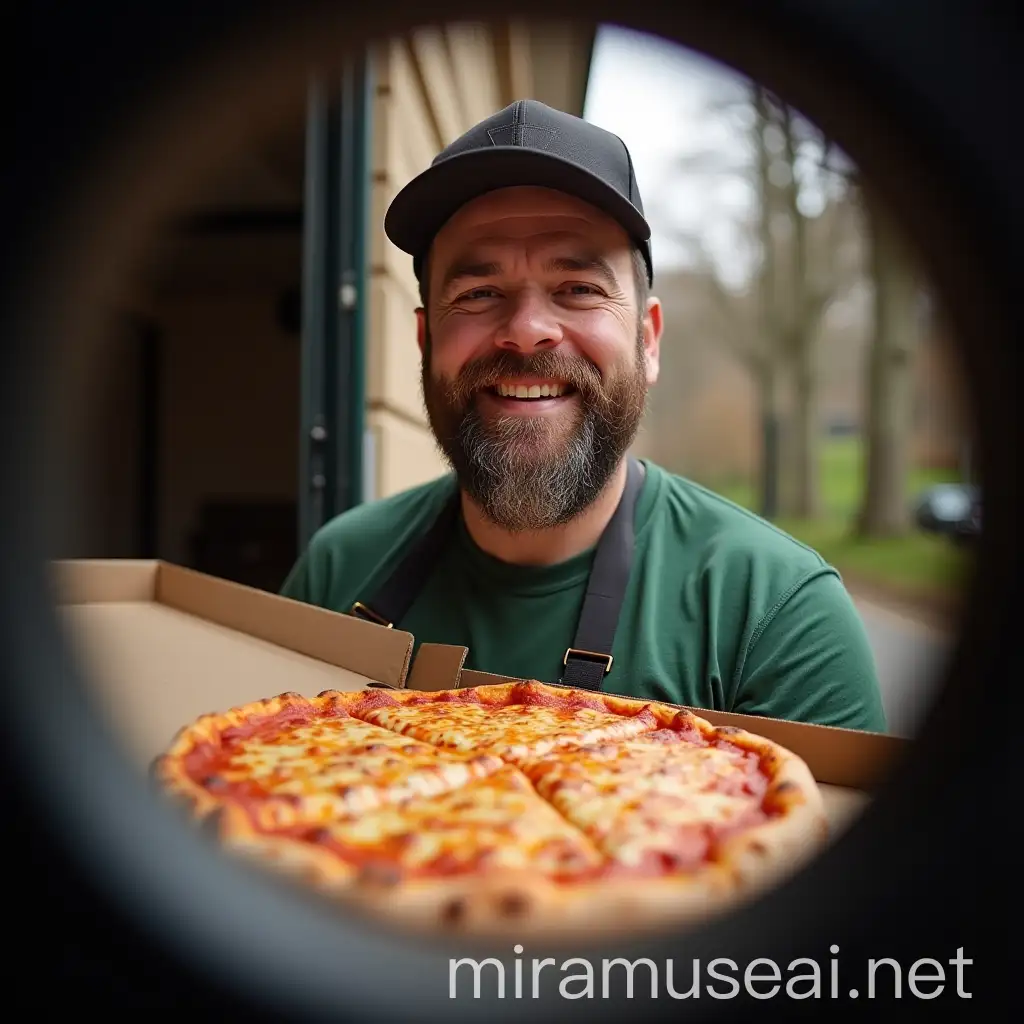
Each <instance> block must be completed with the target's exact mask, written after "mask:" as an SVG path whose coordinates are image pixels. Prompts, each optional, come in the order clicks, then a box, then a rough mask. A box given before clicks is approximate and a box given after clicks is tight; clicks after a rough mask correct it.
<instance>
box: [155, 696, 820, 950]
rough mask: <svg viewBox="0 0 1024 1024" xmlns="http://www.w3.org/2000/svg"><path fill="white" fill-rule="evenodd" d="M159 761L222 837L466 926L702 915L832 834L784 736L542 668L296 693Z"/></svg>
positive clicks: (621, 923)
mask: <svg viewBox="0 0 1024 1024" xmlns="http://www.w3.org/2000/svg"><path fill="white" fill-rule="evenodd" d="M153 773H154V777H155V779H156V780H157V782H158V784H159V786H160V789H161V791H162V792H164V793H166V794H169V795H170V796H172V797H174V798H175V799H177V800H179V801H181V802H182V803H183V805H184V807H185V809H186V813H187V815H188V817H189V820H191V821H193V822H201V823H203V826H204V828H205V829H207V830H208V831H209V833H210V834H212V835H213V836H214V837H215V840H216V842H217V844H218V846H219V847H220V848H222V849H224V850H226V851H228V852H230V853H232V854H238V855H240V856H242V857H244V858H246V860H247V861H255V862H256V863H257V864H259V865H262V866H263V867H265V868H267V869H269V870H270V871H271V872H276V873H278V874H279V875H280V876H281V877H285V876H287V877H288V878H291V879H292V880H298V881H299V882H300V884H301V885H302V886H304V887H305V888H306V889H307V890H309V889H312V890H314V891H316V892H318V893H322V894H325V895H327V896H329V897H331V898H332V899H333V898H337V899H339V900H341V901H342V902H343V903H344V904H345V905H346V906H348V907H350V908H352V909H355V910H358V911H362V912H366V913H368V914H371V915H374V917H375V918H376V919H378V920H381V921H384V922H389V923H393V924H400V925H404V926H412V927H414V928H426V929H435V930H436V929H443V930H444V931H445V932H455V933H462V934H468V933H473V934H480V935H497V934H506V935H507V934H515V935H516V936H517V937H518V938H520V939H521V938H523V937H524V936H525V935H526V934H528V933H530V932H535V933H542V934H543V935H544V936H546V937H548V936H552V935H555V934H575V935H587V936H592V935H594V934H595V933H596V932H601V931H604V932H609V931H610V932H615V933H616V934H622V933H625V932H630V931H634V930H637V929H645V928H649V927H653V926H660V925H682V924H685V923H687V922H694V921H701V920H705V919H707V918H708V917H709V916H710V915H712V914H713V913H716V912H718V911H721V910H723V909H725V908H727V907H729V906H731V905H734V904H735V903H736V902H737V901H738V900H742V899H746V898H749V897H750V896H752V895H753V894H754V893H755V892H757V891H759V890H761V889H763V888H764V887H765V886H766V885H769V884H770V883H772V882H773V881H774V880H776V879H779V878H780V877H781V876H782V875H784V874H785V873H788V872H791V871H793V870H794V869H795V868H796V867H797V866H798V865H799V864H800V863H801V862H802V861H803V860H804V859H805V858H806V857H808V856H809V855H811V854H812V853H813V852H815V851H816V850H817V849H819V848H820V846H821V845H822V844H823V842H824V841H825V839H826V837H827V827H826V818H825V813H824V807H823V803H822V799H821V795H820V793H819V791H818V788H817V784H816V783H815V781H814V778H813V777H812V775H811V773H810V771H809V769H808V768H807V765H806V764H805V763H804V762H803V761H802V760H801V759H800V758H798V757H797V756H795V755H794V754H793V753H791V752H790V751H788V750H785V749H783V748H782V747H780V746H778V745H777V744H775V743H773V742H771V741H769V740H767V739H765V738H763V737H759V736H756V735H754V734H752V733H750V732H746V731H743V730H740V729H736V728H731V727H718V728H716V727H714V726H713V725H711V724H710V723H709V722H707V721H706V720H705V719H703V718H701V717H700V716H699V715H697V714H695V713H693V712H692V711H690V710H687V709H683V708H679V707H677V706H673V705H669V704H660V703H655V702H651V701H644V700H639V699H635V698H627V697H619V696H615V695H612V694H605V693H600V692H591V691H582V690H576V689H573V688H569V687H563V686H556V685H549V684H545V683H538V682H522V681H511V682H506V683H498V684H495V685H486V686H478V687H471V688H466V689H455V690H444V691H439V692H424V691H413V690H395V689H366V690H361V691H357V692H352V693H343V692H338V691H333V690H331V691H325V692H323V693H321V694H319V695H318V696H316V697H312V698H307V697H303V696H301V695H299V694H296V693H284V694H281V695H279V696H276V697H272V698H269V699H266V700H262V701H258V702H255V703H252V704H248V705H246V706H244V707H239V708H235V709H232V710H230V711H227V712H224V713H221V714H210V715H204V716H203V717H201V718H199V719H198V720H196V721H195V722H193V723H192V724H191V725H190V726H188V727H186V728H184V729H182V730H181V731H180V732H179V733H178V735H177V736H176V737H175V739H174V741H173V742H172V744H171V746H170V747H169V748H168V749H167V751H166V752H165V753H164V754H162V755H161V756H160V757H158V758H157V759H156V760H155V761H154V763H153Z"/></svg>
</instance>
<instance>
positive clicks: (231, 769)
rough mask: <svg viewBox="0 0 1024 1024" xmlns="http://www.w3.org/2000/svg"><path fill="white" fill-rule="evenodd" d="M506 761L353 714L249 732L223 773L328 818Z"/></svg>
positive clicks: (455, 781)
mask: <svg viewBox="0 0 1024 1024" xmlns="http://www.w3.org/2000/svg"><path fill="white" fill-rule="evenodd" d="M500 767H501V762H500V761H498V760H497V759H496V758H490V759H488V758H482V757H479V756H477V755H476V754H475V752H474V754H473V755H469V756H468V755H464V754H461V753H459V752H455V751H452V752H445V751H439V750H437V748H436V747H433V746H430V745H429V744H426V743H419V742H417V741H415V740H413V739H410V738H409V737H408V736H402V735H399V734H398V733H395V732H391V731H389V730H387V729H383V728H380V727H379V726H375V725H372V724H370V723H367V722H362V721H360V720H358V719H355V718H342V719H334V720H330V721H326V722H318V723H315V724H313V725H302V726H299V727H296V728H294V729H290V730H288V731H287V732H284V733H282V734H281V735H280V736H276V737H273V738H270V739H260V738H258V737H252V738H250V739H249V740H246V741H244V742H243V744H242V748H241V749H240V750H239V751H238V752H237V753H236V754H234V756H233V757H232V758H231V759H230V761H229V764H228V767H227V768H226V769H225V770H224V771H223V772H222V773H221V774H222V775H223V777H224V779H225V781H227V782H235V781H240V782H244V781H247V780H254V781H256V782H258V783H260V785H262V786H263V787H264V789H266V790H267V792H269V793H271V794H272V795H274V796H288V797H297V798H299V799H300V802H301V803H300V806H301V816H302V817H303V818H305V819H312V820H317V821H325V820H328V819H329V818H330V817H332V816H335V815H337V814H339V813H350V812H358V811H364V810H370V809H372V808H375V807H379V806H381V805H382V804H385V803H389V802H394V801H398V800H403V799H406V798H408V797H411V796H415V795H431V794H438V793H443V792H447V791H448V790H450V789H453V788H455V787H457V786H461V785H464V784H465V783H466V782H469V781H470V780H472V779H474V778H478V777H480V776H483V775H486V774H489V773H490V772H491V771H494V770H496V769H498V768H500Z"/></svg>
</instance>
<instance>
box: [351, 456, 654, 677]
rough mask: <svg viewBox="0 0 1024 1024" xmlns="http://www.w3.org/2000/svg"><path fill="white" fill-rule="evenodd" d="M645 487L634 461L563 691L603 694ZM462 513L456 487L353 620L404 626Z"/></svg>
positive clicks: (602, 546) (566, 660)
mask: <svg viewBox="0 0 1024 1024" xmlns="http://www.w3.org/2000/svg"><path fill="white" fill-rule="evenodd" d="M643 481H644V467H643V465H642V463H640V462H639V461H638V460H636V459H633V458H630V459H629V460H628V463H627V469H626V486H625V488H624V490H623V492H622V497H621V499H620V500H619V504H618V507H617V508H616V509H615V513H614V514H613V515H612V518H611V520H610V521H609V523H608V525H607V526H606V527H605V530H604V533H602V534H601V540H600V541H599V542H598V545H597V551H596V553H595V555H594V564H593V566H592V568H591V570H590V579H589V580H588V582H587V592H586V596H585V597H584V598H583V607H582V608H581V609H580V617H579V621H578V623H577V625H576V636H575V638H574V640H573V646H572V647H570V648H568V649H567V650H566V652H565V655H564V656H563V658H562V675H561V678H560V680H559V682H561V683H562V684H564V685H565V686H574V687H577V688H584V689H588V690H599V689H600V688H601V683H602V681H603V680H604V677H605V676H606V675H607V674H608V673H609V672H610V671H611V667H612V653H611V652H612V645H613V643H614V641H615V632H616V629H617V627H618V622H619V614H620V612H621V610H622V602H623V600H624V599H625V596H626V587H627V585H628V584H629V575H630V571H631V569H632V567H633V547H634V536H633V516H634V512H635V509H636V501H637V498H638V497H639V495H640V491H641V489H642V487H643ZM460 510H461V494H460V491H459V489H458V487H456V490H455V493H454V494H453V495H452V497H451V498H450V499H449V500H448V502H447V503H446V504H445V506H444V508H443V509H442V510H441V513H440V515H439V516H438V517H437V519H436V520H435V521H434V523H433V525H432V526H431V527H430V529H429V530H428V531H427V532H426V533H425V534H424V535H423V536H422V537H421V538H420V539H419V540H418V541H417V542H416V543H415V544H414V545H413V547H412V548H411V549H410V551H409V552H408V554H407V555H406V556H405V557H404V558H403V559H402V561H401V562H400V563H399V565H398V567H397V568H396V569H395V571H394V572H393V573H392V574H391V576H389V577H388V579H387V580H386V581H385V582H384V584H383V585H382V586H381V587H380V589H379V590H378V591H377V593H376V594H374V596H373V597H372V598H371V599H370V601H369V602H368V603H364V602H363V601H356V603H355V604H354V605H353V606H352V609H351V613H350V614H352V615H354V616H356V617H357V618H361V619H366V620H368V621H370V622H376V623H377V624H378V625H382V626H386V627H387V628H388V629H391V628H392V627H393V626H394V625H395V624H396V623H398V622H400V621H401V619H402V617H403V616H404V615H405V613H406V612H407V611H408V610H409V608H410V607H411V606H412V603H413V601H414V600H415V599H416V596H417V595H418V594H419V592H420V591H421V590H422V588H423V586H424V584H425V583H426V582H427V578H428V577H429V576H430V573H431V571H432V570H433V568H434V565H435V564H436V562H437V559H438V557H439V556H440V553H441V550H442V548H443V547H444V545H445V543H446V542H447V541H448V539H449V538H450V536H451V534H452V533H453V532H454V530H455V526H456V523H457V522H458V516H459V513H460Z"/></svg>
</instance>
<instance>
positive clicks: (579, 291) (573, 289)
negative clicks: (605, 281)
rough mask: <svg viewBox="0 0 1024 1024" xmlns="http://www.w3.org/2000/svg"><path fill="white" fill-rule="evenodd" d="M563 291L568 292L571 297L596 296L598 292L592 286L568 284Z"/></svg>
mask: <svg viewBox="0 0 1024 1024" xmlns="http://www.w3.org/2000/svg"><path fill="white" fill-rule="evenodd" d="M564 291H567V292H570V293H571V294H573V295H598V294H600V292H599V291H598V289H597V288H596V287H594V285H592V284H568V285H566V286H565V288H564Z"/></svg>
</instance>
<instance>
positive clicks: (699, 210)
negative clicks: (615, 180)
mask: <svg viewBox="0 0 1024 1024" xmlns="http://www.w3.org/2000/svg"><path fill="white" fill-rule="evenodd" d="M746 86H747V81H746V79H745V78H744V77H743V76H741V75H740V74H739V72H737V71H734V70H733V69H732V68H728V67H726V66H724V65H721V64H718V63H717V62H715V61H712V60H710V59H709V58H706V57H704V56H703V55H701V54H698V53H696V52H694V51H691V50H687V49H684V48H683V47H682V46H680V45H679V44H677V43H672V42H668V41H667V40H664V39H661V38H660V37H658V36H650V35H646V34H643V33H640V32H636V31H634V30H632V29H623V28H618V27H612V26H602V27H601V29H600V30H599V32H598V36H597V41H596V44H595V47H594V55H593V61H592V64H591V72H590V80H589V84H588V88H587V99H586V105H585V109H584V117H585V118H586V119H587V120H588V121H591V122H593V123H594V124H597V125H600V126H601V127H602V128H606V129H607V130H608V131H611V132H614V133H615V134H616V135H618V136H619V137H620V138H621V139H622V140H623V142H625V143H626V146H627V147H628V148H629V151H630V153H631V155H632V157H633V164H634V171H635V174H636V178H637V184H638V186H639V188H640V194H641V196H642V198H643V203H644V212H645V213H646V214H647V217H648V220H649V221H650V223H651V230H652V248H653V255H654V263H655V269H656V270H665V269H669V268H672V267H678V266H680V265H684V264H685V263H686V262H687V259H686V256H685V254H684V250H682V249H681V248H680V247H679V246H678V244H676V243H674V242H673V240H672V233H673V228H674V227H677V228H678V229H680V230H681V231H682V232H683V233H686V234H689V235H695V234H696V235H699V236H700V237H701V238H702V239H703V242H704V246H705V248H706V249H707V251H708V252H709V254H710V255H711V256H712V258H713V259H714V260H715V262H716V263H717V265H718V267H719V272H720V274H721V275H722V277H723V278H724V279H725V280H726V281H727V282H728V283H730V284H732V285H736V286H739V285H742V284H743V283H744V280H745V279H746V277H747V275H748V273H749V271H750V269H751V263H752V259H753V254H752V252H751V249H750V243H749V241H748V240H749V237H750V236H749V234H748V233H747V232H745V231H744V230H743V229H742V228H741V227H740V223H741V222H742V221H743V220H749V219H750V218H751V216H752V214H753V211H754V204H755V196H754V194H753V191H752V188H751V185H750V184H749V183H748V182H747V180H746V179H745V178H744V177H743V175H742V172H737V173H729V172H727V171H726V172H712V173H707V172H705V173H699V172H696V171H693V170H689V171H686V172H681V171H680V170H678V169H676V167H674V165H677V163H678V161H679V160H680V159H681V158H685V157H686V156H687V155H692V154H694V153H697V152H702V151H703V152H706V151H708V150H711V151H713V152H714V153H715V154H716V158H717V159H718V160H720V161H722V162H724V163H725V164H727V165H732V166H738V167H742V166H743V165H744V164H749V154H750V150H749V144H748V137H747V134H746V125H745V123H744V122H743V120H742V118H741V117H740V116H739V115H737V113H736V112H734V113H733V114H732V115H722V114H718V113H716V112H714V111H713V110H712V109H710V108H711V106H712V105H713V104H715V103H716V102H719V103H720V102H722V101H726V100H728V99H729V98H730V97H734V96H737V95H739V94H741V92H742V91H743V90H744V89H745V88H746ZM730 117H731V121H730ZM797 170H798V179H800V180H801V181H802V184H801V193H802V194H801V206H802V207H806V209H805V212H807V213H808V214H810V215H814V213H815V212H817V211H816V210H814V209H813V207H814V206H819V208H820V203H821V197H820V195H819V194H818V192H817V190H816V189H815V188H813V187H811V185H812V184H813V181H812V180H811V176H808V180H807V181H806V183H805V182H804V180H803V179H804V176H803V175H802V174H801V167H798V169H797Z"/></svg>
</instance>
